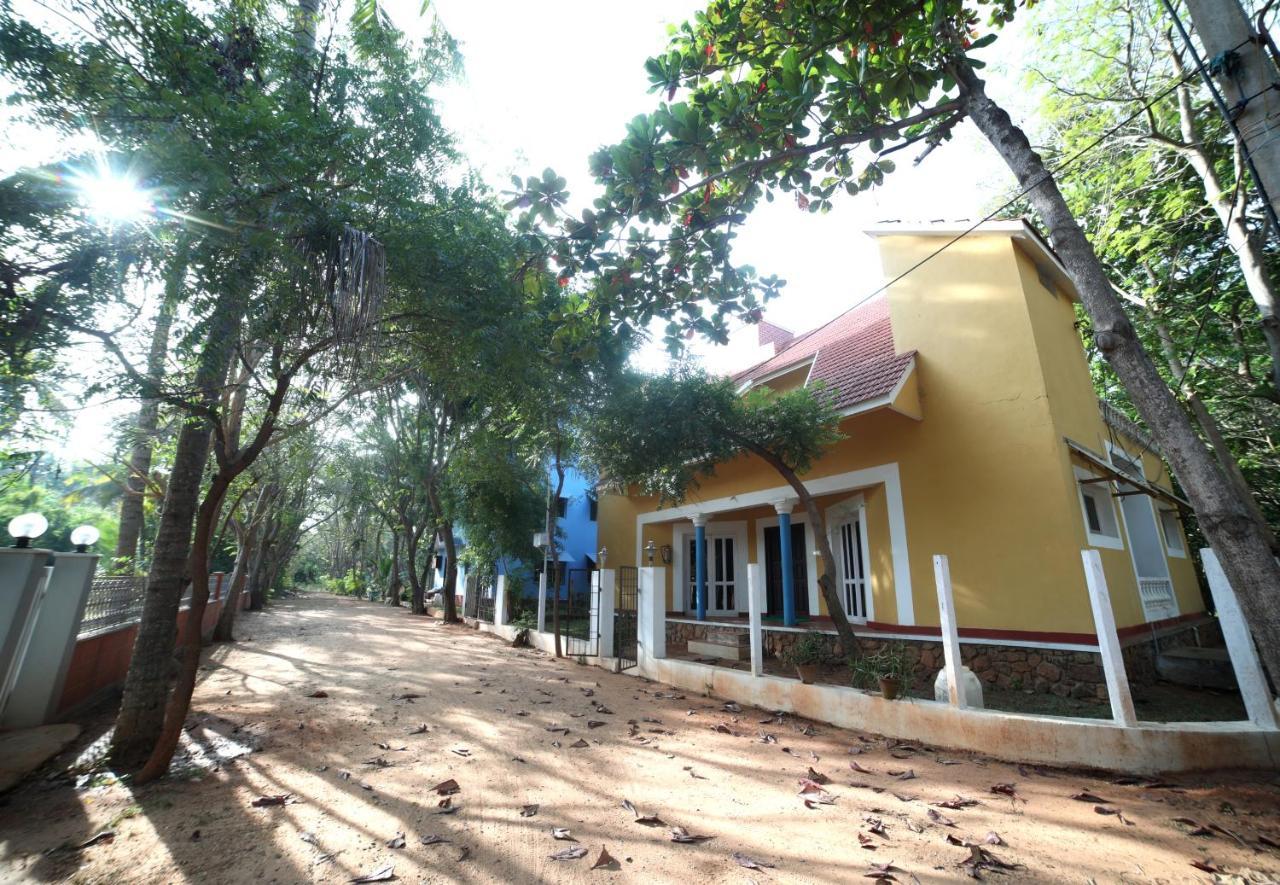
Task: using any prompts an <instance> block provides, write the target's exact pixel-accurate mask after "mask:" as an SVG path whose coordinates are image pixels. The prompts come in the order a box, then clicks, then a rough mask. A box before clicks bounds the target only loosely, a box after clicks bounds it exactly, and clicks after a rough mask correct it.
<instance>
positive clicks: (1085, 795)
mask: <svg viewBox="0 0 1280 885" xmlns="http://www.w3.org/2000/svg"><path fill="white" fill-rule="evenodd" d="M1071 798H1072V799H1074V800H1076V801H1077V802H1092V803H1093V804H1094V805H1109V804H1110V803H1111V800H1110V799H1103V798H1102V797H1101V796H1098V795H1096V794H1094V793H1090V792H1089V791H1088V790H1085V791H1083V792H1080V793H1076V794H1075V795H1074V796H1072V797H1071Z"/></svg>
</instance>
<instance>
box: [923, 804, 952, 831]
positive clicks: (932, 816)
mask: <svg viewBox="0 0 1280 885" xmlns="http://www.w3.org/2000/svg"><path fill="white" fill-rule="evenodd" d="M925 816H926V817H928V818H929V820H930V821H932V822H933V823H935V824H941V825H942V826H944V827H954V826H955V825H956V822H955V821H953V820H952V819H951V818H949V817H947V816H946V815H945V814H941V813H939V812H937V811H935V810H934V809H932V808H930V809H929V810H928V811H927V812H925Z"/></svg>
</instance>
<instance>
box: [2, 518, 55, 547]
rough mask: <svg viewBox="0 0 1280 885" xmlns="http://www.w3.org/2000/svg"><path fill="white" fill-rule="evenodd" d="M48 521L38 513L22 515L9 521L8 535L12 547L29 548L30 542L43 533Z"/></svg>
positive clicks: (47, 526)
mask: <svg viewBox="0 0 1280 885" xmlns="http://www.w3.org/2000/svg"><path fill="white" fill-rule="evenodd" d="M47 528H49V520H47V519H45V518H44V517H43V516H41V515H40V514H39V513H23V514H21V515H19V516H15V517H14V518H13V519H11V520H9V535H10V537H12V538H13V541H14V544H13V546H14V547H30V546H31V542H32V541H33V540H35V539H36V538H38V537H40V536H41V535H43V534H44V533H45V529H47Z"/></svg>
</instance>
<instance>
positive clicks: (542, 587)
mask: <svg viewBox="0 0 1280 885" xmlns="http://www.w3.org/2000/svg"><path fill="white" fill-rule="evenodd" d="M538 632H539V633H545V632H547V570H546V569H545V568H544V569H543V570H542V574H540V575H538Z"/></svg>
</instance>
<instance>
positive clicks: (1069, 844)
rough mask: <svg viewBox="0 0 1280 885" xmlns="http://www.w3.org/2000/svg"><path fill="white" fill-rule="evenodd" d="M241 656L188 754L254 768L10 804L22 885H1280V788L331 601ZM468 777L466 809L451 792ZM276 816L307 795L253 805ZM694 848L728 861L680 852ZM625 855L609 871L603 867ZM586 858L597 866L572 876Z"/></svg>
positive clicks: (259, 627)
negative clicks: (629, 669) (985, 884)
mask: <svg viewBox="0 0 1280 885" xmlns="http://www.w3.org/2000/svg"><path fill="white" fill-rule="evenodd" d="M240 633H241V640H242V641H241V642H239V643H236V644H235V645H231V646H220V647H217V648H215V649H213V650H212V651H211V652H210V653H209V657H208V661H207V665H206V668H205V669H204V671H203V672H202V681H201V683H200V686H199V688H198V689H197V693H196V700H195V712H194V713H193V715H192V719H191V722H190V726H191V727H190V729H189V732H188V734H189V737H190V739H191V741H190V744H189V745H188V746H189V749H193V750H195V751H197V752H203V753H205V754H206V756H209V757H214V758H216V757H217V756H218V754H222V755H223V756H224V757H225V756H228V755H234V754H235V753H236V752H239V750H238V749H237V748H240V749H243V748H246V747H252V748H253V752H250V753H247V754H245V755H242V756H240V757H239V758H235V759H233V760H230V761H228V760H226V759H225V758H224V759H223V761H222V762H221V763H220V764H218V765H217V766H216V768H213V769H207V768H206V769H201V768H198V767H192V768H191V770H190V773H189V775H188V776H187V777H185V778H178V779H175V780H170V781H167V782H165V783H161V784H158V785H155V786H152V787H148V788H145V789H142V790H138V791H137V792H136V794H135V792H134V791H131V790H130V789H129V788H128V787H127V786H126V785H124V784H122V783H120V782H119V781H116V780H115V779H114V778H111V777H109V776H105V775H102V774H98V775H96V776H94V777H82V778H80V781H81V782H80V783H79V785H75V784H73V783H72V781H71V779H70V778H69V777H67V776H64V775H60V774H59V771H60V769H59V768H57V767H53V768H50V769H48V770H47V771H46V772H45V773H44V775H43V776H41V777H39V778H37V779H35V780H32V781H28V782H27V784H25V785H24V786H22V787H19V788H18V789H17V790H15V791H14V792H12V793H10V794H9V795H8V796H6V797H3V799H2V800H0V879H3V880H5V881H62V880H71V881H76V882H111V883H120V882H184V881H191V882H219V883H221V882H226V883H242V882H279V883H291V882H312V881H324V882H345V881H348V880H351V879H353V878H354V877H357V876H360V875H362V874H370V873H376V872H378V871H385V869H386V866H387V865H388V864H390V865H391V866H392V870H393V875H394V876H395V881H405V882H517V883H529V882H587V881H595V882H599V881H616V882H637V883H641V882H643V883H653V882H680V883H689V885H692V883H716V882H733V883H744V882H749V881H753V880H754V881H756V882H760V883H765V882H823V883H828V882H830V883H834V882H854V881H859V880H864V877H867V878H865V881H872V880H873V879H874V878H875V877H876V874H877V872H881V873H884V874H887V875H891V876H892V877H893V879H894V880H896V881H899V882H910V881H913V880H919V881H922V882H929V881H950V880H956V879H965V878H968V876H969V874H970V873H971V872H972V873H976V874H977V875H979V876H981V877H982V878H984V879H995V880H997V881H998V880H1001V879H1003V880H1005V881H1010V882H1012V881H1018V882H1025V881H1055V882H1088V881H1090V880H1093V881H1098V882H1113V881H1121V880H1123V881H1127V882H1141V881H1153V882H1158V881H1174V882H1176V881H1212V880H1213V873H1212V872H1211V870H1214V869H1220V870H1223V871H1226V872H1229V873H1234V874H1237V875H1240V876H1243V877H1246V878H1244V879H1240V880H1234V881H1267V880H1270V881H1274V880H1275V879H1276V877H1277V875H1280V849H1277V848H1276V847H1275V846H1276V845H1277V844H1280V786H1278V785H1277V779H1276V778H1275V777H1274V776H1264V777H1259V776H1258V775H1256V774H1232V773H1220V774H1217V775H1215V776H1213V777H1196V778H1189V777H1179V778H1175V779H1173V780H1175V781H1176V783H1173V784H1163V783H1150V782H1146V783H1115V782H1114V781H1115V780H1116V779H1115V778H1114V777H1108V776H1104V775H1097V774H1088V775H1087V774H1081V773H1070V772H1061V771H1047V770H1044V769H1038V768H1031V767H1021V768H1020V767H1018V766H1014V765H1008V764H1004V763H998V762H994V761H990V760H985V759H982V758H978V757H974V756H972V755H969V754H953V753H948V752H945V751H942V750H937V749H934V748H928V747H912V746H909V745H901V744H896V743H895V742H892V741H886V740H885V739H883V738H878V737H876V736H875V735H870V734H867V735H860V734H857V733H853V732H848V731H842V730H838V729H834V728H830V727H827V726H825V725H818V724H814V723H808V722H805V721H802V720H797V719H794V718H792V717H775V716H773V715H772V714H770V713H768V712H767V711H761V710H755V709H743V710H740V711H739V710H736V709H733V708H732V707H731V706H730V707H729V708H726V705H725V704H724V702H723V701H718V700H716V699H714V698H706V697H698V696H694V695H688V696H685V694H684V693H681V692H678V691H673V690H671V689H669V688H665V687H664V686H661V685H657V684H653V683H648V682H646V681H644V680H641V679H638V678H636V677H633V676H625V675H614V674H609V673H605V672H603V671H601V670H599V669H596V668H589V667H585V666H581V665H578V664H576V663H573V662H571V661H555V660H553V659H551V658H549V657H547V656H545V655H542V654H540V653H537V652H534V651H530V650H528V649H512V648H509V647H507V646H506V645H504V644H503V643H501V642H500V641H498V640H497V639H495V638H493V637H489V636H486V635H483V634H479V633H477V632H475V631H472V630H469V629H466V628H463V627H458V626H444V625H442V624H439V623H437V622H434V621H431V620H428V619H422V618H414V617H413V616H411V615H409V614H407V613H406V612H404V611H400V610H391V609H386V608H382V607H380V606H377V605H374V604H371V603H362V602H354V601H351V600H345V599H337V598H333V597H328V596H319V595H315V596H309V597H304V598H301V599H295V600H290V601H287V602H283V603H280V604H277V605H274V606H273V607H272V609H271V610H270V611H269V612H267V613H263V614H251V615H247V616H246V617H244V619H243V621H242V626H241V628H240ZM766 720H767V721H766ZM104 721H106V719H105V717H104ZM422 726H425V730H422ZM556 729H563V730H565V731H557V730H556ZM69 761H70V760H69V758H63V759H60V760H58V762H60V763H61V766H62V769H65V768H66V766H67V765H68V763H69ZM451 779H452V780H455V781H456V782H457V785H458V792H456V793H453V794H451V795H448V796H444V795H440V794H439V793H437V792H436V791H434V790H433V789H432V788H433V787H434V786H435V785H437V784H440V783H441V782H445V781H448V780H451ZM808 781H814V782H822V783H807V782H808ZM1001 785H1004V786H1001ZM806 787H807V789H808V790H809V792H806V793H802V792H801V790H802V789H803V788H806ZM993 788H996V789H997V790H1004V791H1005V792H993V791H992V789H993ZM276 796H288V797H289V798H288V799H287V800H285V802H286V804H279V805H266V806H264V807H255V806H254V804H253V803H254V801H255V800H256V799H258V798H259V797H276ZM1072 797H1079V798H1072ZM445 799H448V800H449V802H448V805H447V807H441V805H440V803H441V802H443V801H444V800H445ZM624 800H628V801H629V802H630V803H632V804H633V805H634V807H635V809H636V810H637V813H638V814H639V815H641V816H650V815H656V816H657V817H658V818H660V819H661V823H655V822H648V823H642V822H637V821H636V820H635V817H636V815H635V814H633V813H632V812H630V811H628V810H627V809H626V808H624V807H623V802H624ZM806 800H808V802H806ZM939 803H942V804H939ZM970 803H973V804H970ZM1177 818H1183V819H1185V820H1186V821H1192V822H1194V823H1189V822H1182V823H1179V822H1177V821H1176V820H1175V819H1177ZM673 827H682V828H684V830H685V831H687V833H688V834H689V835H690V836H692V837H707V838H706V839H698V840H696V841H693V842H685V843H681V842H674V841H672V839H671V831H672V828H673ZM553 828H564V829H567V830H568V831H569V835H570V837H571V839H572V840H573V841H568V840H556V839H554V838H553V837H552V830H553ZM1197 828H1203V829H1202V832H1203V834H1202V835H1192V833H1193V832H1194V831H1196V830H1197ZM104 830H110V831H113V832H114V834H115V835H114V837H113V838H110V839H107V838H104V839H102V840H101V841H98V842H97V843H96V844H92V845H89V846H87V847H83V848H75V847H74V846H78V845H80V844H81V843H84V842H85V841H86V840H89V839H90V838H91V837H93V836H94V835H95V834H99V833H101V832H103V831H104ZM401 836H402V838H403V843H401V841H400V838H401ZM1260 836H1261V837H1263V841H1259V837H1260ZM424 839H437V840H442V841H436V842H434V844H424ZM949 839H950V840H953V841H948V840H949ZM1266 840H1271V842H1270V844H1268V842H1267V841H1266ZM956 843H959V844H956ZM964 843H970V844H969V845H968V846H966V845H965V844H964ZM401 846H402V847H401ZM602 846H603V847H604V848H605V849H607V852H608V855H609V856H611V857H612V858H613V859H614V860H613V861H612V862H611V863H607V864H606V865H605V866H604V867H603V868H601V869H596V870H592V869H591V867H592V864H593V863H594V862H595V861H596V860H597V858H598V857H599V855H600V853H601V848H602ZM572 848H581V849H585V855H584V856H582V857H579V858H576V859H568V860H553V859H551V857H550V856H551V855H555V854H556V853H557V852H562V851H565V850H566V849H572ZM753 861H754V862H758V863H759V865H760V867H761V869H752V868H750V866H746V865H744V864H748V865H749V864H751V863H752V862H753ZM966 861H967V862H968V863H967V865H966ZM1193 861H1198V862H1201V863H1203V864H1204V865H1205V866H1206V867H1208V868H1209V871H1204V870H1201V869H1197V868H1196V867H1194V866H1193V865H1192V862H1193ZM766 865H769V866H766ZM877 865H879V870H877ZM1001 865H1007V866H1004V867H1002V866H1001Z"/></svg>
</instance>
